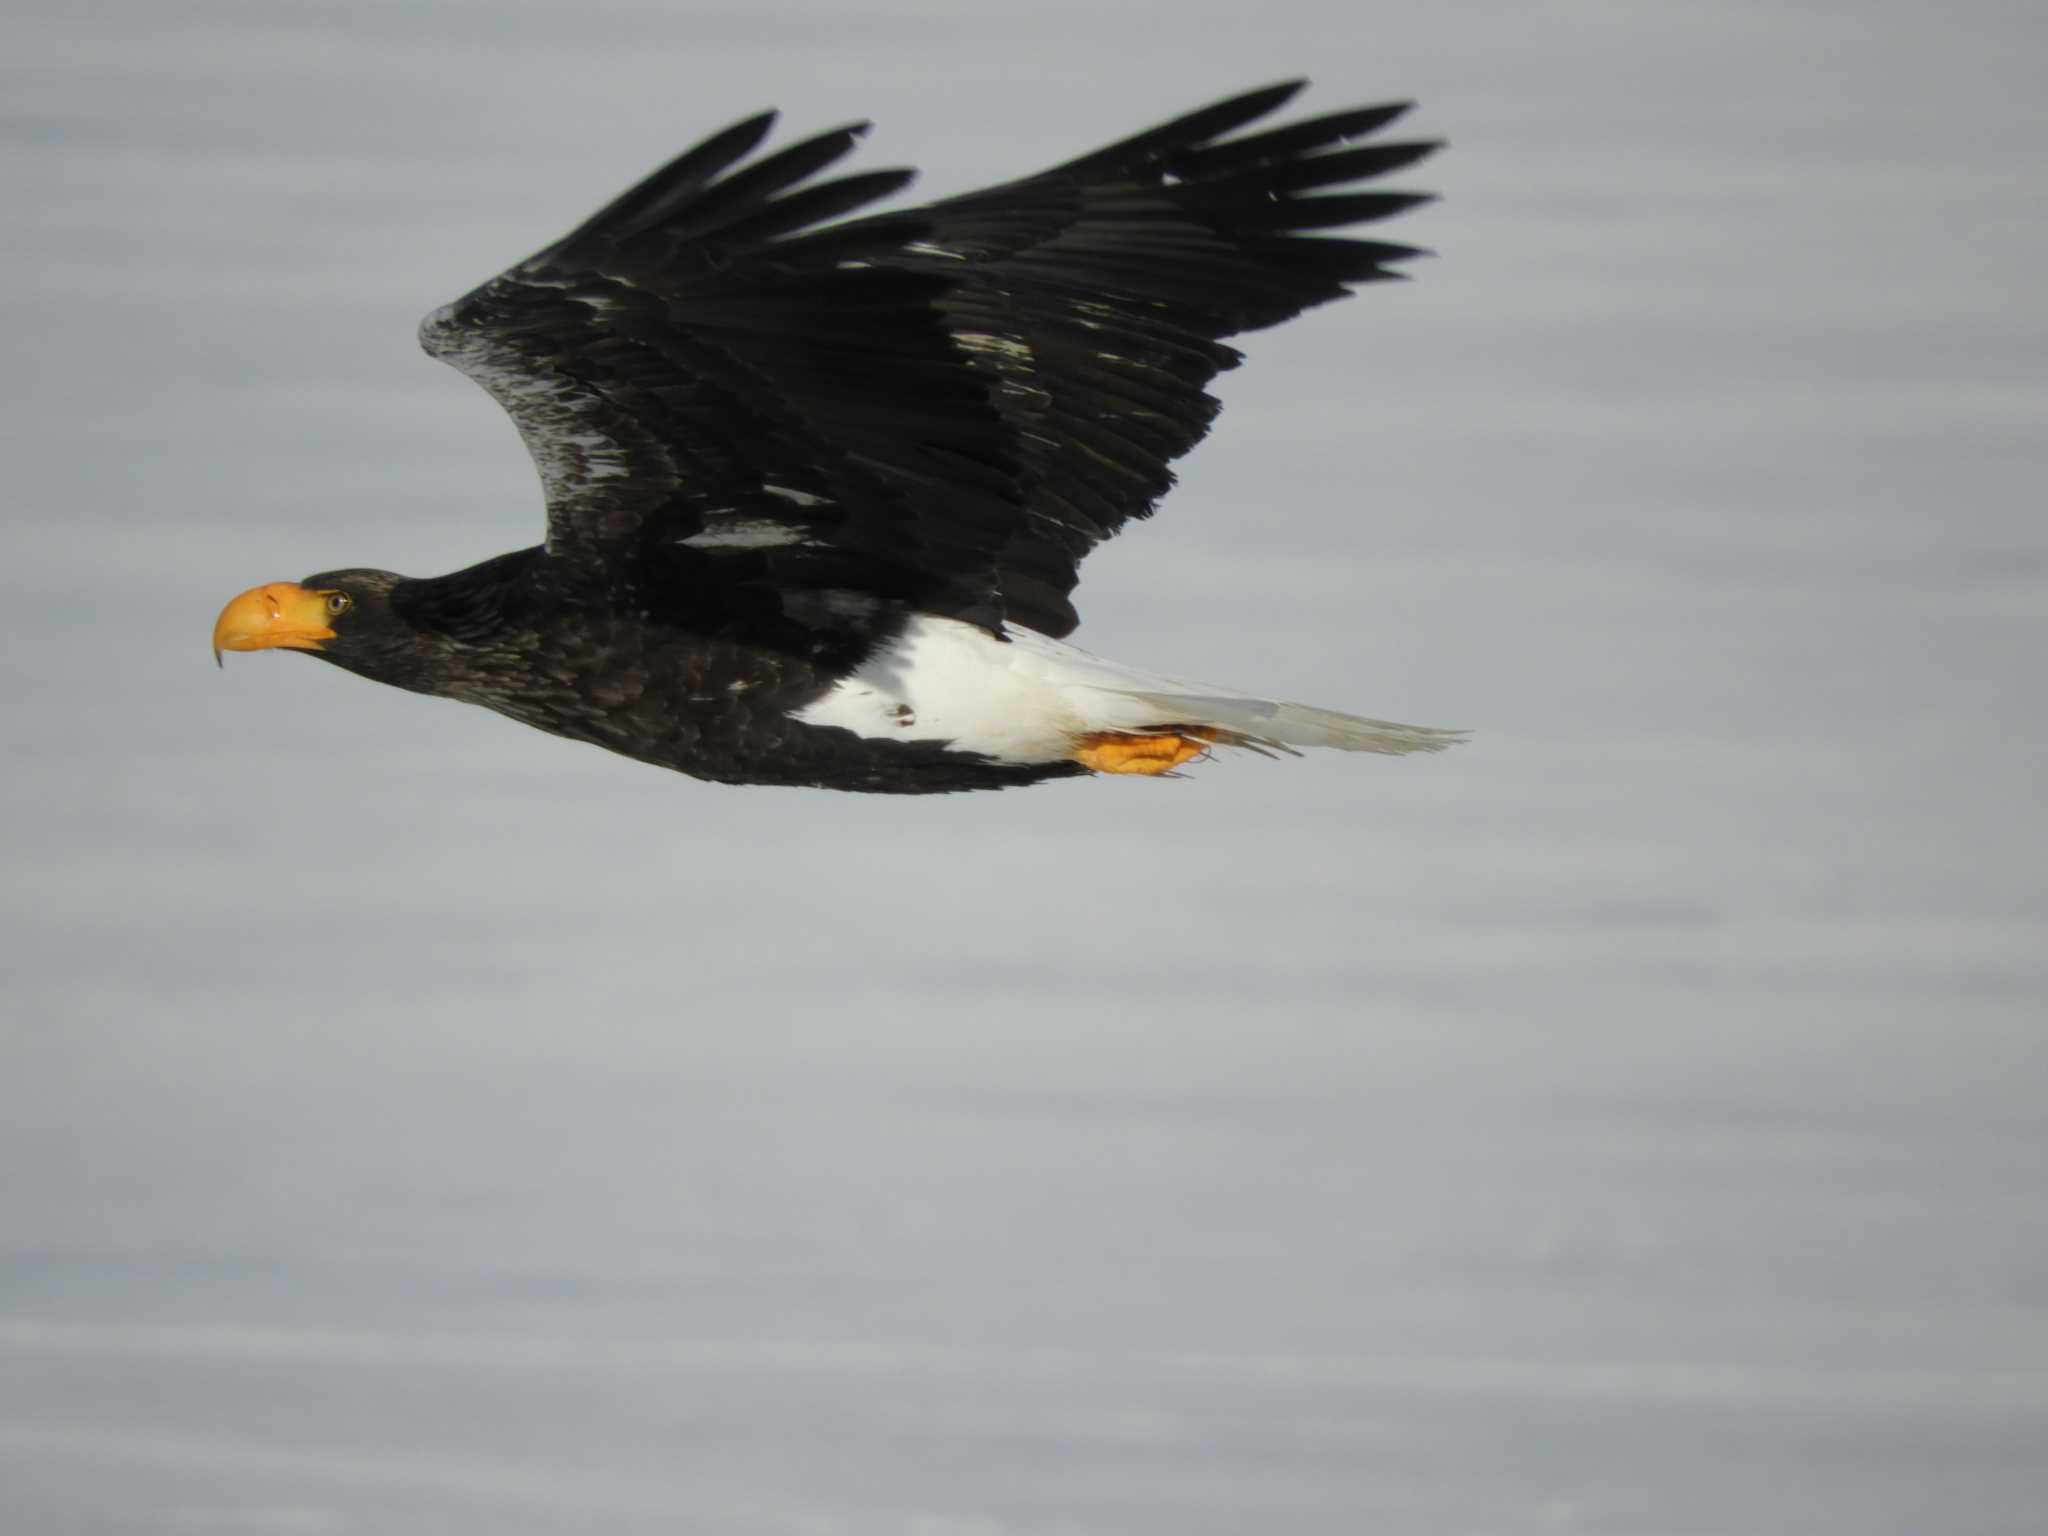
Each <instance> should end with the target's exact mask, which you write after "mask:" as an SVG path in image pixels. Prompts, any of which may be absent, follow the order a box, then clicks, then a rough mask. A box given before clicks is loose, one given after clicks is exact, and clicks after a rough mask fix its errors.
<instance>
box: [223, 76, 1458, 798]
mask: <svg viewBox="0 0 2048 1536" xmlns="http://www.w3.org/2000/svg"><path fill="white" fill-rule="evenodd" d="M1301 84H1302V82H1299V81H1296V82H1292V83H1288V84H1284V85H1276V86H1271V87H1268V88H1266V89H1264V90H1259V91H1252V92H1250V93H1248V94H1246V95H1242V96H1238V97H1234V98H1232V99H1231V100H1229V101H1224V102H1219V103H1217V104H1216V105H1214V106H1211V107H1207V108H1204V109H1203V110H1201V111H1199V112H1193V113H1190V114H1188V115H1187V116H1185V117H1180V118H1176V119H1175V120H1174V121H1172V122H1170V123H1166V124H1164V125H1162V126H1160V127H1157V128H1154V129H1152V130H1150V131H1149V132H1146V133H1141V134H1138V135H1137V136H1136V137H1134V138H1130V139H1126V140H1123V141H1122V142H1120V143H1117V144H1112V145H1110V146H1109V147H1108V148H1106V149H1100V150H1097V151H1095V152H1094V153H1093V154H1089V155H1083V156H1082V157H1081V158H1080V159H1078V160H1071V161H1069V162H1067V163H1066V164H1064V165H1060V166H1056V167H1054V168H1053V169H1051V170H1049V171H1044V172H1042V173H1040V174H1038V175H1035V176H1027V177H1025V178H1024V179H1022V180H1020V181H1012V182H1006V183H1004V184H1003V185H1001V186H997V187H991V188H989V189H988V190H986V191H981V192H972V193H969V194H967V195H965V196H962V197H952V198H947V199H945V200H944V201H941V202H936V203H932V204H930V205H929V206H926V207H922V208H907V209H903V210H901V211H897V212H886V213H879V214H870V215H868V216H866V217H860V218H848V217H846V215H848V214H850V213H852V212H853V211H854V210H856V209H858V208H861V207H863V206H865V205H867V204H869V203H872V202H875V201H876V200H878V199H880V198H883V197H886V196H887V195H889V194H890V193H893V192H896V191H898V190H900V189H901V188H902V187H903V186H904V185H905V184H906V183H907V182H909V181H910V179H911V176H912V173H911V172H909V171H902V170H885V171H868V172H865V173H862V174H858V175H849V176H842V177H839V178H836V179H831V180H822V181H821V180H818V179H817V177H818V173H819V172H821V171H822V170H824V169H825V167H827V166H829V165H831V164H832V163H833V162H835V161H837V160H838V159H840V157H841V156H843V155H845V154H846V153H847V152H848V151H849V150H850V149H852V148H853V146H854V143H855V141H856V140H857V139H858V138H859V137H860V135H861V133H862V132H863V131H864V130H865V126H866V125H864V124H862V125H856V126H853V127H847V128H840V129H835V130H834V131H832V132H830V133H824V134H820V135H818V136H817V137H816V138H811V139H806V140H804V141H803V142H802V143H800V144H794V145H791V146H790V147H789V148H786V149H783V150H780V151H778V152H776V153H774V154H770V155H766V156H762V157H760V158H750V157H752V156H753V154H754V151H755V150H756V148H757V147H758V146H759V145H760V143H761V141H762V140H763V138H764V137H766V135H767V133H768V130H769V126H770V124H771V123H772V122H773V120H774V114H773V113H766V112H764V113H762V114H761V115H759V116H757V117H751V118H748V119H747V120H746V121H745V122H742V123H736V124H735V125H733V126H732V127H730V128H728V129H726V130H725V131H724V132H723V133H720V134H717V135H716V136H714V137H712V138H710V139H707V140H706V141H705V142H704V143H702V144H700V145H698V146H697V147H696V148H695V149H692V150H690V151H688V152H687V153H685V154H683V155H681V156H679V157H678V158H676V159H675V160H673V161H671V162H670V163H669V164H668V165H666V166H664V167H663V168H662V169H660V170H659V171H656V172H655V173H654V174H653V175H652V176H650V177H648V178H647V179H646V180H645V181H643V182H641V183H640V184H639V185H638V186H636V187H634V188H633V189H632V190H631V191H629V192H627V193H626V194H625V195H624V196H622V197H620V198H618V199H616V200H615V201H613V202H612V203H610V204H609V205H608V206H606V207H605V208H604V209H603V210H602V211H600V212H599V213H598V214H597V215H596V216H595V217H593V218H591V219H590V220H589V221H588V222H587V223H585V224H583V225H582V226H581V227H580V228H578V229H577V230H575V231H574V232H573V233H572V234H570V235H569V236H568V237H567V238H565V239H563V240H560V241H558V242H557V243H555V244H554V245H551V246H549V247H548V248H547V249H546V250H543V251H541V252H540V253H539V254H538V255H535V256H531V257H529V258H527V259H526V260H525V261H523V262H521V263H519V265H517V266H515V267H513V268H512V269H511V270H510V271H508V272H506V273H504V274H503V275H502V276H499V277H495V278H493V279H492V280H491V281H490V282H488V283H485V284H484V285H483V286H482V287H481V288H478V289H477V290H476V291H475V292H473V293H471V294H469V295H467V296H466V297H464V298H461V299H458V300H456V301H455V302H454V303H453V304H450V305H447V306H446V307H445V308H442V309H437V310H435V311H434V312H433V313H432V314H431V315H429V316H428V317H427V319H426V321H425V322H424V324H422V326H421V327H420V340H421V342H422V344H423V345H424V346H425V348H426V350H427V351H428V352H429V353H431V354H432V355H433V356H435V357H438V358H440V359H441V360H442V361H444V362H447V363H450V364H452V365H453V366H455V367H456V368H458V369H460V370H461V371H462V372H464V373H466V374H468V375H469V377H471V378H472V379H474V380H476V381H477V383H479V384H481V385H482V386H483V387H484V388H485V389H486V390H488V391H489V392H490V394H491V396H492V397H493V398H494V399H496V400H497V402H498V403H499V404H500V405H501V406H503V407H504V408H505V410H506V411H507V412H508V413H509V414H510V415H511V417H512V420H513V421H514V422H515V423H516V424H517V426H518V428H519V432H520V435H521V436H522V437H523V438H524V439H525V441H526V447H527V451H528V452H529V453H530V454H531V455H532V456H533V462H534V465H535V467H536V468H537V469H538V470H539V472H540V478H541V482H542V485H543V486H544V487H545V490H546V494H547V534H546V542H545V543H543V544H541V545H539V546H538V547H535V548H532V549H524V550H520V551H518V552H516V553H513V554H508V555H500V556H498V557H497V558H496V559H492V560H486V561H484V562H483V563H482V564H481V565H475V566H471V567H470V568H469V569H467V570H463V571H457V572H455V573H453V574H452V575H446V576H432V577H426V578H410V577H403V576H396V575H393V574H392V573H391V572H389V571H379V570H336V571H323V572H322V573H320V574H319V575H317V576H308V577H307V578H306V579H305V580H303V581H300V582H273V583H270V584H268V585H266V586H260V587H256V588H253V589H252V590H250V591H248V592H245V593H243V594H242V595H241V596H240V597H237V598H236V599H235V600H234V601H233V602H231V603H229V604H228V606H227V608H226V609H225V610H224V611H223V612H222V614H221V616H220V620H219V623H218V624H217V625H216V626H215V628H214V634H213V643H214V651H215V655H216V657H218V655H219V653H220V652H221V651H223V650H233V651H246V650H263V649H269V648H273V647H281V648H284V649H289V650H299V651H307V652H310V653H312V654H313V655H316V656H319V657H321V658H323V659H324V660H327V661H331V662H333V663H335V664H336V665H338V666H341V667H344V668H346V669H347V670H349V671H351V672H355V673H359V674H360V675H362V676H364V677H368V678H372V679H374V680H376V681H378V682H384V683H392V684H395V685H396V686H398V687H401V688H409V689H412V690H414V691H416V692H420V693H431V694H440V695H443V696H445V697H447V698H452V699H462V700H466V701H468V702H469V703H472V704H481V705H483V706H485V707H486V708H488V709H494V710H497V711H498V712H499V713H501V714H505V715H510V716H511V717H512V718H513V719H515V720H521V721H524V722H525V723H526V724H528V725H533V726H538V727H539V728H540V729H542V730H544V731H551V732H553V733H555V734H556V735H559V736H568V737H572V738H574V739H575V740H578V741H587V742H591V743H594V744H595V745H597V746H601V747H606V748H609V749H610V750H612V751H614V752H621V753H624V754H625V755H626V756H628V757H634V758H638V759H640V760H641V761H643V762H648V763H654V764H658V765H660V766H661V767H664V768H674V769H678V770H680V771H681V772H684V773H688V774H692V775H695V776H696V777H698V778H702V779H713V780H719V781H722V782H726V783H737V784H790V785H815V786H819V787H822V788H829V789H847V790H870V791H880V792H892V793H909V794H914V793H921V792H931V791H941V790H958V789H1001V788H1006V787H1008V786H1010V785H1015V784H1030V783H1035V782H1036V781H1038V780H1040V779H1049V778H1058V777H1063V776H1069V775H1077V774H1086V773H1091V772H1095V773H1137V774H1162V773H1168V772H1170V771H1171V770H1173V769H1174V768H1177V767H1178V766H1180V765H1181V764H1183V763H1185V762H1187V761H1188V760H1189V759H1191V758H1193V757H1196V756H1199V755H1201V754H1203V753H1205V752H1207V751H1208V750H1209V749H1210V748H1211V747H1213V746H1218V745H1222V746H1233V747H1247V748H1251V749H1253V750H1262V751H1275V750H1278V751H1290V750H1291V749H1293V748H1297V747H1309V746H1314V747H1337V748H1341V749H1344V750H1346V751H1356V752H1385V753H1400V752H1417V751H1437V750H1439V749H1441V748H1443V747H1444V746H1446V745H1448V744H1449V743H1450V742H1452V741H1453V740H1455V739H1456V737H1457V735H1458V733H1457V732H1452V731H1439V730H1432V729H1428V728H1425V727H1421V726H1411V725H1397V724H1394V723H1392V722H1389V721H1384V720H1367V719H1361V718H1359V717H1357V716H1354V715H1345V714H1338V713H1336V712H1334V711H1331V710H1324V709H1312V708H1309V707H1308V706H1306V705H1301V704H1288V703H1281V702H1278V701H1275V700H1271V699H1262V698H1255V697H1253V696H1251V695H1248V694H1240V693H1235V692H1232V691H1230V690H1228V689H1222V688H1211V687H1208V686H1205V685H1202V684H1197V683H1187V682H1178V681H1175V680H1174V679H1172V678H1169V677H1161V676H1156V675H1153V674H1150V673H1146V672H1141V671H1137V670H1134V669H1132V668H1129V667H1124V666H1120V665H1118V664H1116V663H1114V662H1109V661H1105V660H1102V659H1100V658H1098V657H1095V656H1091V655H1089V654H1088V653H1087V652H1085V651H1081V650H1078V649H1076V648H1074V647H1072V646H1070V645H1067V644H1065V643H1064V638H1063V637H1065V636H1066V635H1067V634H1069V633H1070V632H1071V631H1072V630H1073V629H1074V627H1075V624H1076V623H1077V622H1078V620H1077V616H1076V614H1075V612H1074V609H1073V606H1072V604H1071V603H1070V602H1069V601H1068V594H1069V593H1070V592H1071V591H1072V590H1073V587H1074V584H1075V581H1076V579H1077V568H1078V566H1079V564H1080V561H1081V559H1082V557H1083V556H1085V555H1086V554H1087V553H1088V551H1089V550H1091V549H1093V548H1094V547H1095V545H1097V544H1098V543H1100V542H1101V541H1102V540H1104V539H1106V538H1109V537H1110V536H1111V535H1112V534H1114V533H1116V532H1117V531H1118V530H1119V529H1120V528H1122V527H1123V525H1124V524H1125V523H1127V522H1129V521H1130V520H1131V519H1132V518H1136V517H1144V516H1147V515H1148V514H1149V513H1150V512H1151V511H1152V509H1153V506H1154V504H1155V503H1156V502H1157V501H1158V499H1159V498H1160V497H1161V496H1163V495H1164V494H1165V493H1166V491H1167V489H1168V488H1169V487H1170V486H1171V485H1172V484H1173V476H1172V474H1171V472H1170V471H1169V470H1168V467H1167V466H1168V465H1169V464H1171V463H1172V462H1173V461H1174V460H1175V459H1177V458H1179V457H1180V456H1181V455H1182V454H1183V453H1185V452H1187V451H1188V449H1189V448H1191V447H1193V446H1194V445H1195V443H1196V442H1198V441H1200V439H1201V438H1202V436H1203V434H1204V433H1205V432H1207V431H1208V429H1209V423H1210V422H1211V420H1212V419H1213V418H1214V417H1215V415H1216V410H1217V404H1216V401H1215V400H1213V399H1212V398H1211V397H1210V396H1209V395H1208V394H1207V393H1206V392H1205V389H1204V386H1206V385H1207V384H1208V383H1209V381H1210V380H1211V379H1212V378H1213V377H1214V376H1215V375H1216V374H1217V373H1219V372H1221V371H1222V370H1223V369H1226V368H1231V367H1235V366H1236V364H1237V363H1238V361H1239V354H1238V353H1237V352H1235V351H1234V350H1232V349H1231V348H1229V347H1226V346H1224V345H1222V339H1223V338H1224V337H1228V336H1234V335H1236V334H1238V333H1239V332H1242V331H1252V330H1257V329H1259V328H1261V327H1263V326H1269V325H1276V324H1278V323H1279V322H1280V321H1282V320H1287V319H1290V318H1291V317H1293V316H1295V315H1297V314H1299V313H1301V312H1302V311H1303V310H1305V309H1308V308H1310V307H1311V306H1313V305H1317V304H1321V303H1324V302H1325V301H1327V300H1330V299H1335V298H1338V297H1340V296H1342V295H1344V294H1345V293H1347V292H1348V291H1349V290H1350V288H1351V286H1352V285H1354V284H1358V283H1367V282H1374V281H1378V280H1380V279H1383V278H1390V277H1395V276H1398V275H1399V274H1398V273H1397V272H1395V271H1394V270H1393V268H1394V265H1395V264H1396V263H1398V262H1400V261H1402V260H1404V259H1406V258H1408V257H1410V256H1414V255H1417V254H1419V253H1418V252H1417V251H1416V250H1415V249H1414V248H1412V247H1409V246H1403V245H1390V244H1386V243H1384V242H1380V241H1373V240H1359V239H1351V238H1342V237H1332V236H1328V235H1323V234H1320V233H1316V232H1317V231H1323V230H1329V229H1338V228H1344V227H1347V226H1351V225H1356V224H1366V223H1371V222H1374V221H1376V220H1379V219H1384V218H1388V217H1391V216H1392V215H1394V214H1398V213H1401V212H1403V211H1404V210H1406V209H1408V208H1411V207H1413V206H1414V205H1415V204H1417V203H1419V202H1423V201H1426V199H1425V198H1423V197H1421V196H1417V195H1415V194H1411V193H1404V192H1384V191H1374V192H1360V191H1356V190H1351V189H1352V188H1353V187H1354V185H1355V184H1357V183H1360V182H1365V181H1370V180H1372V179H1374V178H1377V177H1380V176H1383V175H1386V174H1387V173H1389V172H1392V171H1397V170H1400V169H1401V168H1403V167H1405V166H1408V165H1411V164H1413V163H1415V162H1416V161H1418V160H1420V159H1422V158H1423V157H1424V156H1425V155H1427V154H1428V153H1429V152H1430V151H1431V150H1432V149H1434V148H1436V145H1435V144H1434V143H1433V142H1424V141H1397V142H1377V143H1357V142H1356V141H1359V140H1362V139H1365V138H1367V137H1368V136H1369V135H1371V134H1373V133H1374V132H1376V131H1377V130H1378V129H1380V128H1382V127H1384V126H1385V125H1387V124H1388V123H1391V122H1392V121H1393V120H1394V119H1395V118H1397V117H1399V116H1400V115H1401V113H1402V112H1403V111H1405V110H1406V104H1405V103H1400V104H1392V105H1383V106H1372V107H1360V108H1356V109H1353V110H1351V111H1345V112H1333V113H1330V114H1328V115H1326V116H1322V117H1315V118H1311V119H1308V120H1307V121H1303V122H1296V123H1292V124H1288V125H1286V126H1283V127H1278V128H1271V127H1267V128H1262V129H1260V130H1259V131H1257V132H1251V133H1240V132H1239V130H1241V129H1244V128H1245V127H1246V126H1247V125H1248V124H1251V123H1253V122H1255V121H1256V120H1258V119H1260V118H1264V117H1266V116H1267V115H1268V114H1269V113H1271V112H1273V111H1274V110H1275V109H1276V108H1278V107H1279V106H1281V104H1282V103H1284V102H1286V101H1287V100H1288V99H1289V98H1290V97H1292V96H1293V95H1294V94H1295V92H1296V91H1297V90H1299V89H1300V87H1301Z"/></svg>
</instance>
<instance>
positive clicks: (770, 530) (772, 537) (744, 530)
mask: <svg viewBox="0 0 2048 1536" xmlns="http://www.w3.org/2000/svg"><path fill="white" fill-rule="evenodd" d="M677 542H679V543H680V544H681V545H682V547H683V548H684V549H712V550H717V549H785V548H787V547H789V546H790V545H793V544H805V543H808V542H810V541H809V539H808V538H806V536H805V534H804V532H803V530H802V529H800V528H791V527H789V526H788V525H787V524H784V523H776V522H770V521H769V520H767V519H766V518H758V517H750V518H720V519H719V520H718V521H717V522H716V523H715V524H714V525H713V526H712V527H709V528H706V529H705V530H704V531H703V532H702V533H693V534H691V535H690V536H689V537H688V538H687V539H681V540H678V541H677Z"/></svg>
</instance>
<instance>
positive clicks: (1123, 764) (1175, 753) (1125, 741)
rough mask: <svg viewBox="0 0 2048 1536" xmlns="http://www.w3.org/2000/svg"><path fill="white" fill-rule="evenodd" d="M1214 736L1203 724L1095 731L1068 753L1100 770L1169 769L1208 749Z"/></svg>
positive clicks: (1076, 760)
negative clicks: (1163, 730)
mask: <svg viewBox="0 0 2048 1536" xmlns="http://www.w3.org/2000/svg"><path fill="white" fill-rule="evenodd" d="M1215 739H1216V733H1215V732H1214V731H1212V730H1210V729H1209V728H1208V727H1207V726H1200V725H1187V726H1178V727H1175V728H1174V730H1173V731H1172V733H1171V734H1169V735H1164V736H1134V735H1131V734H1129V733H1127V732H1124V731H1094V732H1091V733H1090V734H1089V735H1086V736H1083V737H1081V738H1080V740H1079V741H1077V742H1075V743H1074V750H1073V751H1072V752H1071V753H1070V754H1069V756H1071V757H1072V758H1073V760H1074V761H1075V762H1077V763H1079V764H1080V765H1081V766H1082V767H1083V768H1092V769H1094V770H1095V772H1097V773H1144V774H1160V773H1170V772H1172V771H1173V770H1174V769H1175V768H1178V767H1179V766H1180V765H1181V764H1182V763H1185V762H1187V761H1188V760H1189V759H1191V758H1197V757H1200V756H1201V755H1202V754H1203V753H1204V752H1206V751H1208V750H1209V745H1210V743H1211V742H1213V741H1214V740H1215Z"/></svg>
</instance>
